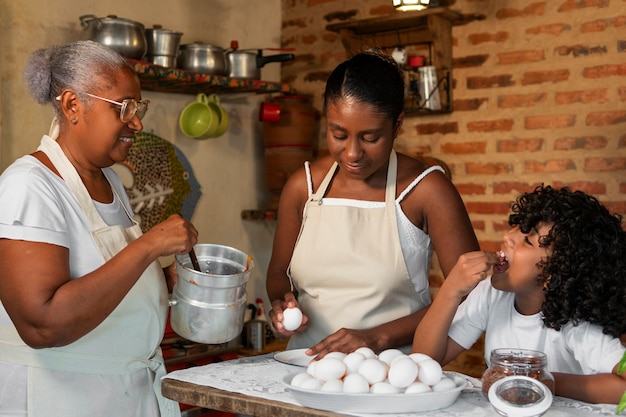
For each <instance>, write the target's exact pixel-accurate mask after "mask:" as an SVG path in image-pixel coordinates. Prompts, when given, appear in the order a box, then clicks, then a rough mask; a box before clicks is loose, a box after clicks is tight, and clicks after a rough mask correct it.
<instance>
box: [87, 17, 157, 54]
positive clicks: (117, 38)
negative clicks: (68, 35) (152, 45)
mask: <svg viewBox="0 0 626 417" xmlns="http://www.w3.org/2000/svg"><path fill="white" fill-rule="evenodd" d="M79 19H80V24H81V26H82V27H83V29H85V30H86V31H87V32H88V38H89V39H91V40H93V41H95V42H98V43H101V44H103V45H107V46H109V47H111V48H112V49H114V50H115V51H117V52H118V53H120V54H121V55H123V56H125V57H128V58H133V59H141V58H142V57H143V56H144V55H145V54H146V50H147V42H146V35H145V30H144V26H143V24H141V23H139V22H135V21H133V20H129V19H123V18H121V17H117V16H116V15H109V16H107V17H96V16H95V15H92V14H88V15H83V16H80V17H79Z"/></svg>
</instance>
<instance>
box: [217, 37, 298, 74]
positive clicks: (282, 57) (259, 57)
mask: <svg viewBox="0 0 626 417" xmlns="http://www.w3.org/2000/svg"><path fill="white" fill-rule="evenodd" d="M270 49H271V48H270ZM275 50H283V51H284V50H287V49H280V48H276V49H275ZM225 54H226V61H227V63H228V76H229V77H231V78H243V79H253V80H259V79H261V68H262V67H263V66H264V65H265V64H268V63H270V62H287V61H291V60H293V59H294V58H295V55H294V54H292V53H287V54H276V55H269V56H263V49H238V44H237V41H232V42H231V48H230V49H229V50H227V51H226V52H225Z"/></svg>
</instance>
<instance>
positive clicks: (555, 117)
mask: <svg viewBox="0 0 626 417" xmlns="http://www.w3.org/2000/svg"><path fill="white" fill-rule="evenodd" d="M575 123H576V115H575V114H548V115H545V116H544V115H542V116H527V117H525V118H524V127H525V128H526V129H562V128H566V127H572V126H574V124H575Z"/></svg>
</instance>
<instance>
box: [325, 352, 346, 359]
mask: <svg viewBox="0 0 626 417" xmlns="http://www.w3.org/2000/svg"><path fill="white" fill-rule="evenodd" d="M324 357H325V358H337V359H341V360H343V359H344V358H345V357H346V354H345V353H343V352H330V353H328V354H326V356H324Z"/></svg>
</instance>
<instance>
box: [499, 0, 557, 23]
mask: <svg viewBox="0 0 626 417" xmlns="http://www.w3.org/2000/svg"><path fill="white" fill-rule="evenodd" d="M545 8H546V2H538V3H532V4H529V5H528V6H526V7H525V8H523V9H521V10H519V9H500V10H498V11H497V12H496V17H497V18H498V19H509V18H512V17H529V16H543V13H544V11H545Z"/></svg>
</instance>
